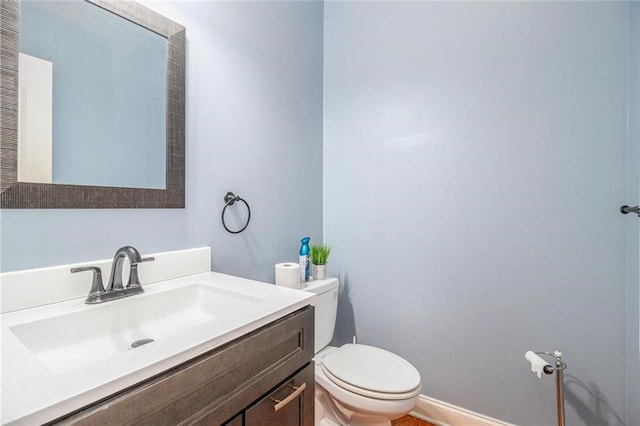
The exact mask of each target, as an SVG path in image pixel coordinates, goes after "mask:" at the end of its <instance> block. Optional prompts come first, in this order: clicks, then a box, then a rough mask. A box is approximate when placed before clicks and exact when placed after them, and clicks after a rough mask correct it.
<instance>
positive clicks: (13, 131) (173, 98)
mask: <svg viewBox="0 0 640 426" xmlns="http://www.w3.org/2000/svg"><path fill="white" fill-rule="evenodd" d="M86 1H88V2H90V3H92V4H95V5H96V6H99V7H101V8H103V9H105V10H107V11H109V12H112V13H114V14H116V15H118V16H120V17H122V18H124V19H127V20H129V21H131V22H133V23H136V24H138V25H140V26H142V27H145V28H147V29H148V30H150V31H153V32H155V33H157V34H160V35H161V36H163V37H165V38H166V39H167V132H166V145H167V170H166V187H165V189H145V188H121V187H107V186H88V185H66V184H48V183H29V182H18V181H17V176H18V155H17V153H18V151H17V148H18V49H19V28H20V22H19V14H20V4H19V0H2V2H1V6H0V33H1V34H2V43H1V46H2V51H1V56H0V72H1V81H2V82H1V89H2V91H1V93H0V101H1V102H0V109H1V111H0V132H1V133H0V166H1V168H2V170H1V171H0V191H1V192H2V193H1V194H0V208H3V209H7V208H9V209H42V208H45V209H46V208H99V209H102V208H184V205H185V195H184V194H185V189H184V184H185V46H186V37H185V28H184V27H183V26H181V25H179V24H177V23H175V22H173V21H171V20H170V19H167V18H165V17H164V16H162V15H160V14H158V13H156V12H154V11H152V10H150V9H147V8H146V7H144V6H142V5H140V4H137V3H135V2H133V1H131V0H86Z"/></svg>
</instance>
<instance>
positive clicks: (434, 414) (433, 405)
mask: <svg viewBox="0 0 640 426" xmlns="http://www.w3.org/2000/svg"><path fill="white" fill-rule="evenodd" d="M409 414H410V415H411V416H413V417H416V418H419V419H422V420H425V421H427V422H429V423H433V424H434V425H437V426H514V425H512V424H511V423H507V422H504V421H502V420H498V419H494V418H492V417H489V416H485V415H483V414H478V413H474V412H473V411H469V410H467V409H464V408H461V407H457V406H455V405H452V404H449V403H447V402H443V401H439V400H437V399H434V398H430V397H428V396H424V395H420V399H419V400H418V405H417V406H416V408H415V409H414V410H413V411H412V412H411V413H409Z"/></svg>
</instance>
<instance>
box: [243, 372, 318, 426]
mask: <svg viewBox="0 0 640 426" xmlns="http://www.w3.org/2000/svg"><path fill="white" fill-rule="evenodd" d="M314 373H315V371H314V366H313V362H311V363H309V364H308V365H307V366H306V367H305V368H303V369H302V370H300V372H298V374H296V375H295V376H293V377H292V378H291V379H289V380H287V381H285V382H284V383H283V384H281V385H280V386H279V387H278V388H277V389H275V390H274V391H273V392H271V393H269V394H268V395H267V396H265V397H264V398H262V399H261V400H260V401H258V402H256V404H255V405H253V406H251V407H250V408H249V409H248V410H247V411H246V412H245V426H258V425H273V426H276V425H277V426H282V425H307V426H313V422H314V413H315V406H314V403H315V399H314V394H315V377H314Z"/></svg>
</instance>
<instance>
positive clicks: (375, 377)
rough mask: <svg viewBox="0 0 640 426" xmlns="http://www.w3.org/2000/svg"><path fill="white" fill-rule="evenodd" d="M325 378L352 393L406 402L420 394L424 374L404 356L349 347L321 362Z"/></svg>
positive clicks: (335, 352)
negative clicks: (421, 376) (405, 400)
mask: <svg viewBox="0 0 640 426" xmlns="http://www.w3.org/2000/svg"><path fill="white" fill-rule="evenodd" d="M321 369H322V372H323V373H324V374H325V376H326V377H327V378H328V379H329V380H330V381H332V382H333V383H335V384H336V385H338V386H340V387H341V388H343V389H346V390H348V391H350V392H353V393H355V394H357V395H362V396H365V397H369V398H376V399H380V400H404V399H410V398H413V397H415V396H416V395H418V394H419V393H420V389H421V382H420V373H418V371H417V370H416V369H415V367H414V366H413V365H411V364H410V363H409V362H407V361H406V360H405V359H403V358H401V357H400V356H398V355H396V354H394V353H392V352H389V351H385V350H384V349H380V348H376V347H373V346H367V345H360V344H346V345H344V346H342V347H340V348H339V349H336V350H335V351H333V352H331V353H330V354H329V355H327V356H326V357H325V358H324V359H323V360H322V363H321Z"/></svg>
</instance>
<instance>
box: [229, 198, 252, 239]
mask: <svg viewBox="0 0 640 426" xmlns="http://www.w3.org/2000/svg"><path fill="white" fill-rule="evenodd" d="M236 201H242V202H243V203H244V205H245V206H247V211H248V212H249V216H248V217H247V223H245V224H244V226H243V227H242V228H241V229H240V230H238V231H232V230H231V229H229V228H228V227H227V224H226V223H225V221H224V213H225V212H226V211H227V207H229V206H232V205H234V204H235V202H236ZM250 220H251V207H249V203H247V202H246V201H245V200H244V199H242V198H240V196H239V195H236V194H234V193H233V192H227V194H226V195H225V196H224V208H223V209H222V226H224V229H226V230H227V232H229V233H231V234H239V233H241V232H242V231H244V230H245V229H247V226H249V221H250Z"/></svg>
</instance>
